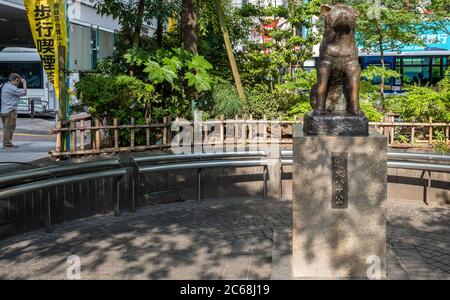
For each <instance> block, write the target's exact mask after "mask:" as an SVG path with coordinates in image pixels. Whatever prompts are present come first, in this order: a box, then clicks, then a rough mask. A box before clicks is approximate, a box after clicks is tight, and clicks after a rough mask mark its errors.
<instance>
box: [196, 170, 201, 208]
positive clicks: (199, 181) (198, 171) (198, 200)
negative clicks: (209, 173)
mask: <svg viewBox="0 0 450 300" xmlns="http://www.w3.org/2000/svg"><path fill="white" fill-rule="evenodd" d="M201 172H202V169H198V170H197V202H198V203H200V200H201V195H202V177H201Z"/></svg>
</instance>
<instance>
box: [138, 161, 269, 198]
mask: <svg viewBox="0 0 450 300" xmlns="http://www.w3.org/2000/svg"><path fill="white" fill-rule="evenodd" d="M216 157H217V156H216ZM267 164H268V161H267V159H259V160H215V161H214V160H213V161H197V162H180V163H173V164H164V165H151V166H139V168H138V169H139V173H140V174H144V173H151V172H160V171H174V170H187V169H197V201H198V202H200V201H201V171H202V170H203V169H206V168H221V167H255V166H262V167H264V169H263V199H266V198H267Z"/></svg>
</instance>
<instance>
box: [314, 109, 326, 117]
mask: <svg viewBox="0 0 450 300" xmlns="http://www.w3.org/2000/svg"><path fill="white" fill-rule="evenodd" d="M324 114H325V111H324V110H322V109H315V110H314V115H315V116H323V115H324Z"/></svg>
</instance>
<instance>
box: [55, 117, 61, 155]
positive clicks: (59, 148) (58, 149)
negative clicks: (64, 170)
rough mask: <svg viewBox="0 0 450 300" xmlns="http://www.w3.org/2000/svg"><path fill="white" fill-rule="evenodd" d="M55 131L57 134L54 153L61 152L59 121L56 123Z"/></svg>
mask: <svg viewBox="0 0 450 300" xmlns="http://www.w3.org/2000/svg"><path fill="white" fill-rule="evenodd" d="M56 130H57V131H58V133H57V134H56V152H58V153H59V152H61V121H60V120H58V121H56Z"/></svg>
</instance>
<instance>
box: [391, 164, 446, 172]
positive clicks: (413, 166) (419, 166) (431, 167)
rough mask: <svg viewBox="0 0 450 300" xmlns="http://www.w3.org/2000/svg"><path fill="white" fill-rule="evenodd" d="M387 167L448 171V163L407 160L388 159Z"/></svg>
mask: <svg viewBox="0 0 450 300" xmlns="http://www.w3.org/2000/svg"><path fill="white" fill-rule="evenodd" d="M387 166H388V168H397V169H411V170H422V171H434V172H445V173H446V172H450V165H443V164H432V163H420V162H409V161H388V162H387Z"/></svg>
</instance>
